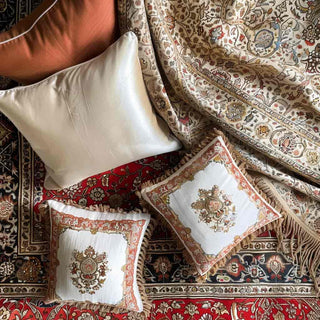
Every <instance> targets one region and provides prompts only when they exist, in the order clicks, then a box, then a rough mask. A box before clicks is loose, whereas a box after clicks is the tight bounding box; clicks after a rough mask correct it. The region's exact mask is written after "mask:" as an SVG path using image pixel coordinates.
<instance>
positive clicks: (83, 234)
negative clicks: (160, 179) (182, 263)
mask: <svg viewBox="0 0 320 320" xmlns="http://www.w3.org/2000/svg"><path fill="white" fill-rule="evenodd" d="M48 204H49V208H50V217H51V239H50V265H49V285H48V287H49V289H48V296H47V299H46V300H47V301H48V302H52V301H57V302H59V301H64V303H72V304H76V303H78V304H77V306H79V307H88V308H91V309H99V310H102V309H104V310H105V311H115V312H117V311H136V312H141V311H142V310H143V301H142V299H141V295H140V293H139V286H140V290H143V285H142V283H141V281H142V266H143V259H144V257H140V260H139V254H140V249H141V246H142V241H143V237H144V235H145V232H146V229H147V227H148V224H149V222H150V215H149V214H146V213H141V212H130V213H124V212H120V211H117V210H111V211H112V212H111V211H110V209H108V210H109V212H108V211H106V209H104V211H103V212H101V211H99V209H98V208H96V209H91V210H86V209H81V208H76V207H73V206H70V205H64V204H63V203H59V202H56V201H52V200H50V201H48ZM138 260H139V261H138ZM138 263H139V264H140V267H139V272H140V274H137V272H138ZM142 295H143V297H144V298H145V296H144V293H142ZM88 303H89V305H88ZM145 311H146V310H145Z"/></svg>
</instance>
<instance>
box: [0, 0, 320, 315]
mask: <svg viewBox="0 0 320 320" xmlns="http://www.w3.org/2000/svg"><path fill="white" fill-rule="evenodd" d="M123 1H124V0H121V1H120V3H119V5H120V9H122V13H123V12H124V10H123V7H122V6H123ZM39 2H40V1H38V0H37V1H33V0H32V1H30V0H28V1H26V0H19V1H16V0H0V29H3V28H4V27H9V26H10V25H12V24H14V23H15V22H16V21H17V20H18V19H20V18H22V17H23V16H25V15H26V14H27V13H28V12H30V11H31V9H32V8H33V7H35V6H36V5H37V4H38V3H39ZM177 2H179V1H177ZM180 2H181V1H180ZM168 3H172V1H171V2H170V1H168ZM180 4H181V5H182V7H183V5H184V2H181V3H180ZM136 5H138V6H140V7H142V6H143V4H142V2H139V1H138V2H136ZM308 6H310V4H308ZM140 7H139V8H140ZM134 8H135V7H134V6H133V4H130V3H129V2H128V5H127V9H128V10H129V11H128V12H132V10H135V9H134ZM153 8H155V6H154V7H152V5H151V7H148V11H149V12H152V10H153ZM199 8H200V13H199V14H200V15H203V14H204V9H205V6H203V5H200V7H199ZM139 10H140V9H139ZM139 10H137V11H136V12H134V15H133V17H139V19H137V20H136V21H137V22H136V23H138V21H139V23H141V24H143V23H145V20H144V17H145V13H144V11H142V13H141V12H140V11H139ZM170 10H171V9H170ZM170 10H169V11H170ZM192 10H193V9H192ZM149 16H152V15H151V14H150V13H149ZM163 16H164V17H165V21H166V24H168V26H169V30H173V28H171V29H170V26H173V25H175V24H176V21H175V19H172V18H170V17H172V16H170V12H165V13H164V15H163ZM140 18H141V19H140ZM209 18H210V17H208V19H209ZM123 21H125V20H123ZM170 21H171V22H170ZM130 23H131V22H130ZM131 27H133V28H136V29H135V32H136V33H139V32H140V36H141V32H143V30H145V27H146V25H144V26H142V25H141V29H138V28H140V25H131ZM199 27H201V25H200V26H199ZM139 30H140V31H139ZM200 31H201V30H200ZM170 32H171V31H170ZM223 33H224V31H223V29H222V28H220V27H219V28H214V29H213V30H212V31H210V35H211V38H212V39H213V40H212V41H213V42H215V41H218V40H220V39H222V38H223V36H222V34H223ZM309 33H310V32H309ZM307 36H308V37H309V38H308V40H307V41H309V42H310V43H311V44H312V45H313V40H312V36H311V33H310V34H308V35H307V33H306V37H307ZM219 38H220V39H219ZM264 38H266V39H269V41H270V42H271V39H272V37H271V35H270V34H268V33H265V34H263V33H261V34H259V35H258V36H257V41H258V42H257V43H260V42H261V41H262V39H264ZM150 39H151V38H150V36H149V34H148V33H146V34H145V35H144V37H140V43H141V45H142V48H143V50H142V52H143V54H146V55H147V54H149V51H148V48H149V49H150V46H149V45H148V41H149V40H150ZM143 41H145V43H143ZM259 41H260V42H259ZM311 53H312V51H311ZM310 57H311V59H312V58H313V57H316V53H312V54H310ZM309 60H310V59H309ZM147 61H148V59H147V60H146V63H145V64H143V68H144V72H145V77H146V79H147V82H148V88H149V90H150V88H152V90H153V92H154V93H156V94H157V95H158V96H154V101H155V103H156V105H157V106H158V111H159V110H160V113H161V114H162V115H163V116H164V118H165V119H167V121H168V122H169V123H170V122H171V125H172V128H173V129H174V131H175V132H176V134H177V135H178V136H179V137H180V138H181V137H185V141H186V144H191V143H192V141H194V140H195V137H198V136H199V134H200V132H202V131H203V130H204V129H205V128H206V127H207V126H208V125H210V122H209V121H208V120H207V118H204V117H203V116H202V115H201V114H200V113H199V112H198V111H197V110H195V109H193V108H192V107H190V105H189V104H188V103H186V102H184V101H183V100H182V99H181V97H179V95H177V94H176V93H175V92H174V90H172V88H170V87H168V88H167V90H165V89H164V86H163V84H162V81H159V82H158V83H157V82H154V80H152V77H153V73H154V72H156V71H154V70H157V66H155V68H154V69H152V70H149V69H148V68H149V67H147ZM177 61H179V60H177ZM308 63H309V67H308V68H309V69H310V70H311V71H312V70H314V68H313V67H312V65H311V64H310V61H309V62H308ZM150 66H154V61H150ZM309 69H308V70H309ZM219 76H223V74H221V75H219ZM250 81H251V80H250V79H247V80H246V82H244V83H246V84H248V83H250ZM165 83H166V84H167V83H168V82H167V80H166V82H165ZM0 85H1V86H2V88H5V87H8V86H12V85H13V84H12V82H10V81H7V80H6V79H0ZM242 85H243V84H242ZM168 94H169V95H170V98H171V101H169V100H168ZM203 94H204V95H205V94H206V92H205V91H203ZM173 97H174V99H173ZM259 99H260V98H259ZM261 99H262V98H261ZM168 101H169V102H168ZM170 103H171V105H170ZM278 103H279V102H278ZM169 107H170V108H171V109H170V108H169ZM278 108H279V110H280V109H281V108H283V110H282V111H281V112H285V111H287V112H289V111H290V110H289V111H288V108H285V107H283V106H282V105H281V106H280V104H279V107H278ZM170 110H171V111H174V112H171V113H170ZM292 112H294V110H293V111H292ZM170 114H171V115H170ZM254 114H255V112H254V110H253V109H252V110H249V111H248V109H247V106H244V105H243V104H235V102H233V101H231V102H230V104H227V105H226V117H227V119H228V121H229V122H228V123H229V126H230V128H231V127H232V126H234V127H237V126H239V125H240V123H242V122H241V121H244V122H246V121H248V122H250V121H251V120H250V117H251V116H253V115H254ZM247 117H249V118H248V119H247ZM301 117H305V118H306V119H307V118H308V117H310V115H307V113H304V114H303V115H301ZM312 117H313V116H312ZM312 117H311V118H310V121H309V122H310V126H311V125H312V121H313V118H312ZM246 119H247V120H246ZM249 120H250V121H249ZM174 123H176V124H177V125H176V126H175V125H173V124H174ZM271 129H272V128H270V127H269V124H268V123H267V122H266V123H265V125H264V126H262V125H261V126H259V127H257V128H256V131H255V132H256V133H257V135H258V136H259V137H269V136H270V134H271ZM314 131H315V130H313V131H312V132H314ZM240 138H241V137H240ZM273 138H274V139H277V142H276V144H277V145H279V148H280V147H281V148H282V149H281V150H282V151H281V152H284V153H286V154H288V152H289V151H290V152H294V151H297V152H298V153H299V152H302V150H304V149H303V144H301V143H300V142H299V137H296V136H292V135H289V136H288V135H285V133H282V132H280V133H277V134H274V136H273ZM307 154H308V155H309V156H308V157H307ZM306 157H307V158H308V159H309V163H310V166H311V165H312V164H315V163H316V162H317V159H318V158H317V155H316V154H315V153H314V152H313V150H312V149H311V151H310V152H309V153H306ZM178 158H179V157H178V155H177V154H171V155H164V156H159V157H152V158H149V159H144V160H141V161H137V162H135V163H133V164H130V165H126V166H122V167H120V168H117V169H114V170H112V171H110V172H106V173H103V174H100V175H97V176H94V177H91V178H89V179H87V180H85V181H83V182H82V183H80V184H77V185H75V186H73V187H71V188H69V189H65V190H63V191H60V192H52V191H50V192H49V191H46V190H42V187H41V186H42V183H43V178H44V167H43V164H42V163H41V161H40V160H39V159H38V158H37V156H36V155H35V154H34V153H33V151H32V150H31V148H30V146H29V144H28V143H27V141H26V140H25V139H24V138H23V137H22V136H21V135H20V134H18V133H17V131H16V129H15V128H14V126H13V125H12V124H11V123H10V122H9V121H8V120H7V119H6V118H5V117H4V116H3V115H0V198H1V199H0V208H1V223H0V240H1V241H0V296H1V297H10V298H17V297H41V296H43V295H44V292H45V289H46V282H47V280H46V274H45V272H44V270H45V267H46V265H47V257H46V253H47V251H48V244H47V239H46V236H47V232H46V230H47V229H46V226H45V223H44V221H45V219H44V217H42V216H41V215H40V214H38V210H37V207H38V204H39V202H40V201H41V199H51V198H54V199H57V200H64V199H70V198H72V199H74V201H75V202H77V203H79V204H81V205H91V204H96V203H106V204H110V205H111V206H112V207H117V206H121V207H124V208H126V209H132V208H133V207H135V206H137V205H138V199H137V198H136V197H135V191H137V190H138V189H139V188H140V185H141V183H142V182H143V181H145V180H148V179H151V178H154V177H155V176H157V175H160V173H162V172H163V171H164V170H165V169H167V168H168V167H171V166H173V165H174V164H176V163H177V161H178ZM263 163H264V162H263ZM261 167H262V169H261V170H264V169H265V167H263V166H261ZM272 170H273V169H272ZM270 172H271V169H270ZM281 174H282V175H281ZM270 175H274V171H272V172H271V173H270ZM276 176H277V178H278V179H283V180H285V179H287V180H290V179H291V180H290V181H291V183H292V184H293V185H294V187H295V188H300V189H304V191H305V192H309V193H310V194H312V195H313V197H319V198H320V192H319V189H318V188H317V187H315V186H312V185H310V187H306V184H304V183H303V181H302V180H300V182H299V180H298V179H297V178H296V177H292V176H286V175H285V174H283V173H281V172H280V173H277V174H276ZM284 244H285V247H286V248H287V249H288V250H289V248H290V246H291V243H290V242H289V241H286V242H285V243H284ZM276 247H277V242H276V239H275V238H273V237H272V236H270V235H269V234H266V235H264V236H263V237H262V238H257V240H255V241H254V242H252V244H251V245H250V246H248V247H247V248H244V249H243V250H242V251H241V252H239V253H238V254H237V255H234V256H233V257H232V258H231V259H230V261H229V262H228V263H227V264H226V266H225V267H224V268H221V269H220V270H219V271H218V272H217V273H216V274H215V275H211V276H208V278H207V281H206V283H203V284H199V283H195V279H194V278H193V277H192V276H190V275H189V265H188V264H187V263H186V261H185V260H184V258H183V254H182V252H183V249H182V248H181V247H180V246H179V244H177V243H176V242H175V241H174V240H173V239H172V238H171V235H170V231H168V230H167V229H166V228H165V227H164V226H162V225H161V224H160V225H159V226H158V228H157V229H156V232H155V233H154V235H153V240H152V241H151V243H150V246H149V250H148V255H147V261H146V265H145V278H146V280H147V283H148V284H147V291H148V294H149V296H150V297H151V298H161V297H164V296H166V297H168V296H170V297H172V298H176V297H181V298H182V297H190V295H192V297H197V298H199V299H200V298H207V297H208V296H214V295H218V296H220V297H221V296H222V297H226V298H231V297H242V296H243V295H244V294H248V295H249V296H250V295H251V296H252V297H254V296H256V295H259V296H265V297H266V298H265V300H263V299H260V300H259V299H258V300H255V299H247V300H246V301H247V302H244V304H241V303H240V304H239V305H238V307H237V308H244V309H238V310H240V311H241V312H247V311H248V310H249V309H251V308H256V307H255V303H256V304H257V308H256V309H254V310H260V309H259V308H260V307H259V306H261V305H264V306H268V305H271V306H275V305H279V306H281V303H280V302H277V301H276V300H274V299H271V298H270V297H275V296H279V295H281V296H287V297H289V296H290V297H313V296H315V292H314V290H313V284H312V281H311V280H310V278H309V277H308V275H307V274H306V273H304V272H302V274H300V272H299V271H300V270H299V266H298V265H296V264H294V263H292V259H291V257H290V256H289V255H288V252H289V251H288V252H286V253H284V254H281V253H277V252H276ZM171 301H177V300H171ZM181 301H182V300H181ZM235 301H237V300H235ZM290 301H291V302H289V300H283V301H282V302H283V308H289V307H290V306H292V305H293V306H297V304H298V303H301V304H302V305H303V306H304V307H303V308H302V310H304V312H305V314H304V316H305V315H306V314H308V315H309V316H310V319H312V318H311V315H312V312H313V314H314V312H318V309H317V308H318V304H317V302H316V300H315V299H311V298H309V299H303V300H301V299H300V300H294V299H291V300H290ZM298 301H299V302H298ZM2 303H4V307H3V308H2V307H0V315H8V314H9V313H8V312H9V311H8V310H10V312H11V315H10V316H11V317H14V315H15V314H16V315H18V316H22V315H23V316H28V315H31V316H35V317H39V319H41V317H43V319H53V318H54V317H55V316H57V317H58V316H59V315H60V314H62V316H61V317H62V318H63V317H66V319H67V318H68V317H69V318H72V319H77V317H78V318H79V319H81V320H83V319H87V318H88V319H91V318H90V317H92V319H99V318H98V316H96V315H93V314H92V313H90V311H86V312H84V313H83V314H82V313H80V312H79V311H77V310H76V309H74V308H72V307H67V306H54V307H53V306H51V307H45V308H42V307H41V304H40V303H38V304H37V305H35V304H33V303H31V302H30V303H29V302H28V303H27V302H26V301H25V300H21V301H13V300H2ZM167 303H168V302H167ZM210 303H211V307H210V308H213V304H214V303H216V302H210ZM246 303H247V304H246ZM168 304H169V307H170V308H173V309H174V307H173V306H172V303H171V302H170V303H168ZM159 305H160V302H159V303H157V302H155V314H156V317H158V318H159V317H160V316H161V315H162V316H163V313H161V312H160V311H157V310H160V309H158V306H159ZM174 305H175V304H174ZM187 305H188V303H187V302H186V303H185V307H186V310H188V309H190V310H191V308H194V307H187ZM208 305H209V304H208ZM170 308H169V309H168V310H171V309H170ZM228 308H229V309H227V310H228V311H229V312H230V310H231V309H230V307H228ZM246 308H247V309H248V310H247V309H246ZM263 308H264V307H263ZM292 308H293V309H294V307H292ZM194 309H195V308H194ZM207 309H208V308H206V305H205V304H204V305H203V306H202V309H199V307H198V309H197V310H198V311H199V310H202V311H201V312H200V311H199V314H198V313H196V312H195V313H194V316H195V317H198V318H199V319H200V317H202V316H203V317H202V318H203V319H201V320H205V319H210V318H208V317H207V318H206V316H204V314H205V313H206V312H205V311H203V310H207ZM195 310H196V309H195ZM266 310H269V309H268V308H266V309H264V311H263V312H267V311H266ZM278 310H281V309H278ZM212 312H215V309H214V308H213V309H212ZM241 312H240V313H238V314H239V317H243V316H242V313H241ZM248 312H249V311H248ZM285 312H287V311H285ZM86 313H87V314H88V315H86ZM178 313H179V312H178ZM318 313H319V312H318ZM182 314H184V313H182ZM243 314H244V313H243ZM284 314H286V313H284ZM185 315H187V313H186V314H185ZM213 315H214V316H215V317H216V316H217V313H213ZM221 315H223V316H227V314H226V313H224V314H221ZM189 316H190V314H189ZM121 317H122V316H119V318H116V317H115V318H112V319H123V318H121ZM177 317H178V316H177ZM3 318H4V317H3ZM158 318H155V319H158ZM180 318H181V317H180ZM4 319H5V318H4ZM63 319H65V318H63ZM128 319H129V320H130V317H128ZM177 319H179V318H177ZM195 319H197V318H195ZM279 319H281V315H279ZM302 319H303V318H302ZM314 319H316V318H314Z"/></svg>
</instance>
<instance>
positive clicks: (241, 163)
mask: <svg viewBox="0 0 320 320" xmlns="http://www.w3.org/2000/svg"><path fill="white" fill-rule="evenodd" d="M217 136H220V137H221V138H222V139H223V141H224V143H225V145H226V147H227V149H228V151H229V152H230V154H231V156H232V158H233V160H234V161H235V163H236V164H237V166H238V168H239V170H240V171H241V173H242V174H243V175H244V176H245V178H246V179H247V180H248V181H249V183H250V184H251V185H252V186H253V187H254V189H255V190H256V191H257V192H258V193H259V195H260V196H261V197H262V198H263V199H264V200H265V201H266V202H267V203H268V204H269V205H270V206H272V207H273V208H274V209H275V210H276V211H278V212H279V213H280V214H282V215H285V214H286V213H285V212H284V210H283V207H282V206H281V205H280V203H279V201H274V200H273V198H272V197H269V196H268V194H266V193H264V192H263V190H262V189H261V188H259V186H258V185H257V183H256V182H255V180H254V179H253V178H252V177H251V176H250V175H249V174H248V173H247V171H246V170H245V168H246V167H247V163H246V161H245V159H244V158H242V157H239V155H238V153H236V152H234V148H233V146H232V145H231V144H230V142H229V140H228V139H227V137H226V136H225V135H224V134H223V132H221V131H219V130H217V129H214V130H213V131H212V132H210V133H208V134H207V135H206V137H205V138H204V139H203V140H202V141H201V142H200V143H199V145H198V146H197V147H195V148H194V149H192V150H191V151H190V152H188V153H187V154H186V155H185V156H184V157H183V158H182V159H181V161H180V162H179V163H178V164H177V165H176V166H175V167H174V168H172V169H169V170H166V171H165V173H164V175H162V176H161V177H158V178H156V179H154V180H149V181H147V182H145V183H143V184H142V186H141V189H144V188H147V187H151V186H153V185H155V184H158V183H161V182H163V181H164V180H165V179H167V178H168V177H170V176H171V175H172V174H174V173H175V172H176V171H177V170H179V169H180V168H181V167H183V166H184V165H185V164H186V163H187V162H188V161H190V160H191V159H192V158H193V157H194V156H196V155H197V154H198V153H199V152H200V151H201V150H202V149H204V148H205V147H206V146H207V145H208V144H209V143H210V142H211V141H212V140H213V139H215V138H216V137H217ZM136 194H137V196H138V197H139V198H140V205H141V206H142V207H143V208H148V211H150V212H155V211H156V210H155V209H154V208H153V207H152V206H151V205H150V204H149V203H147V202H146V201H145V200H144V199H142V195H141V192H136ZM161 218H162V219H163V220H165V219H164V218H163V217H162V216H161ZM282 220H283V219H282V218H280V219H277V220H275V221H272V222H270V223H269V224H267V225H266V226H263V227H262V228H259V229H258V230H256V231H255V232H254V233H252V234H251V235H249V236H247V237H246V238H245V239H243V240H242V241H241V242H240V243H239V244H238V245H237V246H235V247H234V248H232V250H231V251H230V252H229V253H227V254H226V255H225V256H224V257H223V258H222V259H220V260H219V261H218V262H217V263H216V264H215V265H214V266H213V267H212V268H211V269H210V271H209V272H210V273H212V274H214V273H215V272H217V270H218V269H219V268H221V267H223V266H224V265H225V263H226V262H227V261H228V260H229V259H230V258H231V256H232V255H234V254H235V253H237V252H238V251H239V250H241V248H242V246H243V245H249V244H250V243H251V242H252V240H254V239H255V238H256V237H257V236H258V235H259V234H260V233H262V232H265V231H269V230H275V231H276V233H277V234H278V233H280V232H279V231H280V228H281V224H282ZM174 236H175V238H176V239H177V240H178V241H179V242H180V243H181V240H180V239H179V237H178V236H177V235H176V234H175V232H174ZM185 251H186V253H187V255H185V259H186V261H187V262H188V263H191V265H193V264H194V262H193V259H192V258H191V256H190V254H189V252H187V250H185ZM205 278H206V276H200V277H198V278H197V280H198V281H202V280H205Z"/></svg>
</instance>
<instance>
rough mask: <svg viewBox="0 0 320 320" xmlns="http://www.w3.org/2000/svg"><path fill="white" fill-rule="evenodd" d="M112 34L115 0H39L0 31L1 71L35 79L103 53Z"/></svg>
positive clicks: (23, 80) (18, 78) (25, 80)
mask: <svg viewBox="0 0 320 320" xmlns="http://www.w3.org/2000/svg"><path fill="white" fill-rule="evenodd" d="M116 34H117V26H116V9H115V1H114V0H103V1H101V0H77V1H74V0H44V1H43V3H41V4H40V6H39V7H38V8H36V9H35V10H34V12H32V13H31V14H30V15H29V16H27V17H26V18H24V19H22V20H21V21H20V22H19V23H18V24H17V25H15V26H13V27H12V28H11V29H10V30H9V31H7V32H3V33H0V61H2V62H3V63H1V64H0V75H2V76H7V77H9V78H11V79H14V80H16V81H18V82H21V83H24V84H28V83H33V82H36V81H39V80H41V79H43V78H45V77H47V76H49V75H51V74H53V73H55V72H57V71H60V70H62V69H65V68H67V67H70V66H72V65H75V64H78V63H81V62H83V61H86V60H88V59H91V58H93V57H95V56H96V55H98V54H100V53H102V52H103V51H104V50H105V49H106V48H107V47H108V46H109V45H110V44H111V43H113V41H114V40H115V37H116Z"/></svg>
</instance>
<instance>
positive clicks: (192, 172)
mask: <svg viewBox="0 0 320 320" xmlns="http://www.w3.org/2000/svg"><path fill="white" fill-rule="evenodd" d="M190 157H191V155H190V156H186V158H185V159H183V160H182V162H181V164H180V165H178V168H176V169H175V170H173V173H171V174H167V175H166V176H164V177H162V178H159V179H158V180H157V181H155V182H148V183H146V184H145V185H144V186H143V189H142V191H141V194H142V197H143V198H144V199H145V200H146V201H147V202H148V203H149V204H150V205H151V206H152V207H153V208H154V209H156V210H157V211H158V212H159V213H160V214H161V215H162V216H163V217H164V218H165V219H166V221H167V222H168V223H169V224H170V226H171V227H172V229H173V230H174V231H175V233H176V234H177V236H178V237H179V238H180V240H181V242H182V243H183V244H184V246H185V247H186V249H187V251H188V252H189V255H190V256H191V258H192V259H193V261H194V263H195V265H196V268H197V270H198V272H199V273H200V274H201V275H204V274H205V273H207V272H208V271H209V270H211V271H215V270H216V269H217V267H218V266H219V262H222V261H224V260H225V258H226V257H227V256H230V253H231V252H233V251H234V250H235V249H240V244H241V243H243V241H246V240H248V237H249V236H251V235H253V234H254V233H255V232H256V231H257V230H260V229H262V228H263V227H265V226H267V225H268V224H270V223H271V222H273V221H275V220H277V219H279V218H280V217H281V215H280V213H278V212H277V211H276V210H275V209H273V208H272V207H271V206H270V205H269V204H268V203H267V202H266V201H265V200H264V199H263V198H262V197H261V196H260V195H259V193H258V192H257V191H256V190H255V189H254V187H253V186H252V185H251V183H250V182H249V181H248V179H247V177H246V176H245V175H244V171H243V170H240V169H239V167H238V166H237V164H236V162H235V161H234V159H233V158H232V156H231V153H230V152H229V150H228V148H227V146H226V144H225V143H224V140H223V139H222V138H221V137H216V138H215V139H213V140H212V141H211V142H210V143H208V144H207V145H206V146H205V147H204V148H203V149H202V150H201V151H199V152H194V153H193V156H192V158H191V159H190ZM159 181H160V182H159Z"/></svg>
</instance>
